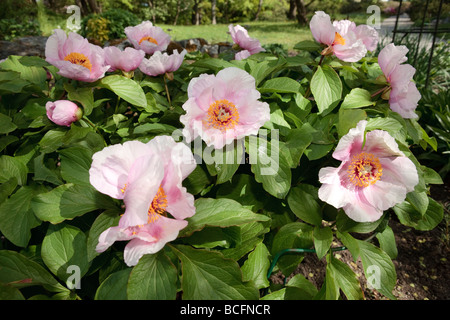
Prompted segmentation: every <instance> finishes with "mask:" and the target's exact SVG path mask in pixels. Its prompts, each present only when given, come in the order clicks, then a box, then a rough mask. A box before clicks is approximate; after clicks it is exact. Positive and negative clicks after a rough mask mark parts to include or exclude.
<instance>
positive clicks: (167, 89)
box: [162, 74, 173, 110]
mask: <svg viewBox="0 0 450 320" xmlns="http://www.w3.org/2000/svg"><path fill="white" fill-rule="evenodd" d="M162 77H163V80H164V87H165V88H166V94H167V101H169V109H170V110H172V109H173V107H172V102H171V101H170V93H169V87H168V86H167V81H166V75H165V74H163V76H162Z"/></svg>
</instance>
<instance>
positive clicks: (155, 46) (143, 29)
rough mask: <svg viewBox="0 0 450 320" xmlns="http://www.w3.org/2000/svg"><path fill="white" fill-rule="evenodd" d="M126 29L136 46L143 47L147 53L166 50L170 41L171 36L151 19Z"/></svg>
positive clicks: (137, 47)
mask: <svg viewBox="0 0 450 320" xmlns="http://www.w3.org/2000/svg"><path fill="white" fill-rule="evenodd" d="M124 31H125V34H126V35H127V37H128V40H130V42H131V43H132V44H133V46H134V48H135V49H141V50H143V51H144V52H145V53H147V54H153V53H154V52H156V51H164V50H166V49H167V46H168V45H169V43H170V36H169V35H168V34H167V33H165V32H164V31H163V29H161V28H160V27H157V26H154V25H153V23H151V22H150V21H143V22H142V23H140V24H138V25H137V26H134V27H126V28H125V30H124Z"/></svg>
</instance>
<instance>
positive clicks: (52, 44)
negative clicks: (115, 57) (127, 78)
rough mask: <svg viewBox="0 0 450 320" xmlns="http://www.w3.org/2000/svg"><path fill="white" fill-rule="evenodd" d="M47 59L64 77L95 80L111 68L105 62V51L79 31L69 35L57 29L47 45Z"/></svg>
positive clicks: (86, 80)
mask: <svg viewBox="0 0 450 320" xmlns="http://www.w3.org/2000/svg"><path fill="white" fill-rule="evenodd" d="M45 57H46V58H45V60H46V61H47V62H48V63H50V64H52V65H54V66H55V67H57V68H58V69H59V72H58V74H60V75H61V76H63V77H66V78H69V79H74V80H80V81H85V82H94V81H96V80H98V79H100V78H102V77H104V75H105V72H106V71H107V70H108V69H109V66H108V65H105V63H104V52H103V49H102V48H100V47H99V46H96V45H93V44H90V43H89V42H88V41H87V39H85V38H83V37H82V36H80V35H79V34H77V33H74V32H70V33H69V36H67V35H66V33H65V32H64V31H63V30H61V29H55V30H54V33H53V34H52V35H51V36H50V37H49V38H48V40H47V43H46V45H45Z"/></svg>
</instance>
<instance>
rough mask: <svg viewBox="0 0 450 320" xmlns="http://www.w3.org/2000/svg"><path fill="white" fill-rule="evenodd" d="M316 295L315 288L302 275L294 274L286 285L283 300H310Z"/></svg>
mask: <svg viewBox="0 0 450 320" xmlns="http://www.w3.org/2000/svg"><path fill="white" fill-rule="evenodd" d="M316 294H317V289H316V287H315V286H314V285H313V284H312V283H311V282H309V281H308V280H307V279H306V278H305V276H304V275H302V274H296V275H295V276H293V277H292V278H291V279H290V280H289V282H288V283H287V284H286V292H285V296H284V297H285V300H312V299H313V298H314V297H315V296H316Z"/></svg>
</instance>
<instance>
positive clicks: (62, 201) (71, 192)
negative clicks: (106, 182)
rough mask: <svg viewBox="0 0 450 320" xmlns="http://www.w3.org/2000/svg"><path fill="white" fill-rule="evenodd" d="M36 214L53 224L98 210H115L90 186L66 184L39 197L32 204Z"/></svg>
mask: <svg viewBox="0 0 450 320" xmlns="http://www.w3.org/2000/svg"><path fill="white" fill-rule="evenodd" d="M31 207H32V208H33V211H34V214H35V215H36V216H37V217H38V218H39V219H41V220H42V221H49V222H51V223H53V224H57V223H60V222H62V221H64V220H66V219H68V220H71V219H73V218H75V217H78V216H80V215H83V214H85V213H87V212H91V211H94V210H96V209H114V208H115V205H114V202H113V201H112V200H111V198H109V197H108V196H106V195H103V194H101V193H99V192H98V191H97V190H95V189H94V188H92V187H90V186H87V185H86V186H81V185H74V184H73V183H68V184H64V185H61V186H58V187H56V188H54V189H53V190H51V191H49V192H47V193H42V194H39V195H37V196H36V197H34V198H33V200H32V202H31Z"/></svg>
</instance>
